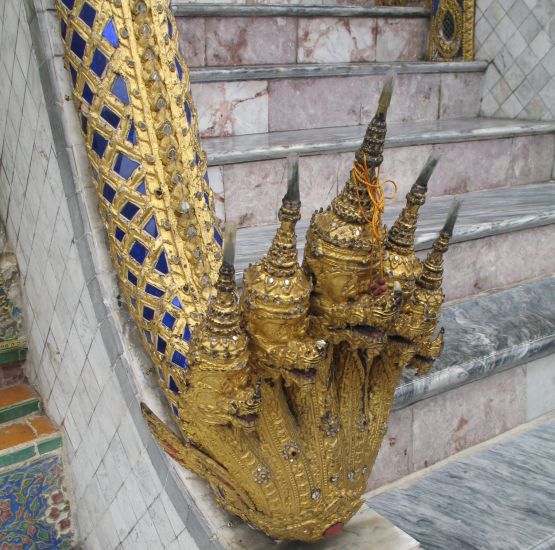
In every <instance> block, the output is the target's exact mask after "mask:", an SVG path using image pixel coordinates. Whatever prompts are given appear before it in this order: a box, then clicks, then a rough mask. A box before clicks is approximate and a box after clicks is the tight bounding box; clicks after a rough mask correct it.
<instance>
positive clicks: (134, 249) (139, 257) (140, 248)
mask: <svg viewBox="0 0 555 550" xmlns="http://www.w3.org/2000/svg"><path fill="white" fill-rule="evenodd" d="M129 254H130V255H131V257H132V258H133V259H134V260H135V261H136V262H137V263H139V264H142V263H143V262H144V261H145V258H146V257H147V254H148V250H147V249H146V246H144V245H142V244H141V243H140V242H139V241H135V242H134V243H133V246H131V250H129Z"/></svg>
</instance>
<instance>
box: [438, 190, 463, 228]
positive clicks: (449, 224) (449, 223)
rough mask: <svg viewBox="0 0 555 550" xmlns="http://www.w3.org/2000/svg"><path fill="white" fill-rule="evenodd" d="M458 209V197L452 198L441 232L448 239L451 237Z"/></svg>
mask: <svg viewBox="0 0 555 550" xmlns="http://www.w3.org/2000/svg"><path fill="white" fill-rule="evenodd" d="M460 207H461V201H460V199H459V198H458V197H456V198H454V199H453V202H452V203H451V208H450V209H449V214H447V219H446V220H445V225H444V226H443V229H442V230H441V232H442V233H444V234H445V235H447V236H448V237H449V238H451V237H452V236H453V228H454V227H455V223H456V221H457V217H458V215H459V209H460Z"/></svg>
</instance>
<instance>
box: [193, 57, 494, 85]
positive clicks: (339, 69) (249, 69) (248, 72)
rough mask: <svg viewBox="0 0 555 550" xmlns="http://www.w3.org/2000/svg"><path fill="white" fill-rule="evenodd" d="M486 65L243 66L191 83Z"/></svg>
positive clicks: (204, 74)
mask: <svg viewBox="0 0 555 550" xmlns="http://www.w3.org/2000/svg"><path fill="white" fill-rule="evenodd" d="M487 66H488V64H487V62H486V61H445V62H441V61H439V62H437V61H436V62H414V63H397V62H391V63H306V64H284V65H247V66H245V65H243V66H240V67H203V68H197V69H191V73H190V74H191V82H230V81H236V80H279V79H291V78H323V77H334V76H368V75H381V74H386V73H387V72H389V71H394V72H395V73H397V74H429V73H449V74H452V73H468V72H483V71H485V70H486V67H487Z"/></svg>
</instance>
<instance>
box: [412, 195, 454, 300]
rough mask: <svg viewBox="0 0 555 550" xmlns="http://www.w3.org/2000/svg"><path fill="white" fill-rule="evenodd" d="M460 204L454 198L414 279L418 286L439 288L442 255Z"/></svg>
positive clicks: (445, 249) (432, 288) (441, 275)
mask: <svg viewBox="0 0 555 550" xmlns="http://www.w3.org/2000/svg"><path fill="white" fill-rule="evenodd" d="M460 206H461V203H460V201H459V199H457V198H456V199H454V200H453V204H452V205H451V208H450V209H449V214H448V215H447V219H446V220H445V225H444V226H443V229H442V230H441V231H440V233H439V236H438V237H437V239H436V240H435V241H434V244H433V245H432V251H431V252H430V254H429V255H428V257H427V258H426V259H425V260H424V262H423V264H422V273H421V274H420V276H419V277H418V279H417V280H416V284H417V285H418V286H420V287H423V288H426V289H428V290H438V289H439V288H441V283H442V281H443V255H444V254H445V252H446V251H447V248H448V246H449V240H450V239H451V237H452V235H453V228H454V227H455V222H456V221H457V217H458V215H459V208H460Z"/></svg>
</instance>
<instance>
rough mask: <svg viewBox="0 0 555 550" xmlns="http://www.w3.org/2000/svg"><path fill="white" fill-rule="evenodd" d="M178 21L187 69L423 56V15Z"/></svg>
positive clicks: (395, 59) (424, 36) (424, 40)
mask: <svg viewBox="0 0 555 550" xmlns="http://www.w3.org/2000/svg"><path fill="white" fill-rule="evenodd" d="M177 22H178V27H179V33H180V42H181V44H180V46H181V52H182V53H183V55H184V57H185V60H186V62H187V64H188V65H189V66H190V67H204V66H208V67H210V66H226V65H260V64H264V63H334V62H355V61H368V62H370V61H417V60H422V59H424V58H425V57H426V39H427V33H428V21H427V19H426V18H424V17H417V18H391V17H381V18H376V17H351V18H344V17H227V18H226V17H190V18H185V17H178V18H177Z"/></svg>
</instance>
